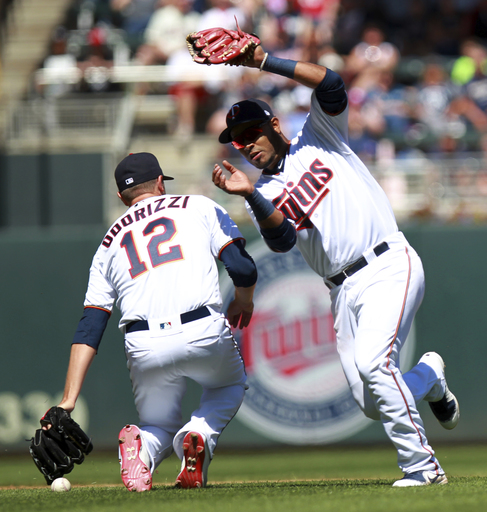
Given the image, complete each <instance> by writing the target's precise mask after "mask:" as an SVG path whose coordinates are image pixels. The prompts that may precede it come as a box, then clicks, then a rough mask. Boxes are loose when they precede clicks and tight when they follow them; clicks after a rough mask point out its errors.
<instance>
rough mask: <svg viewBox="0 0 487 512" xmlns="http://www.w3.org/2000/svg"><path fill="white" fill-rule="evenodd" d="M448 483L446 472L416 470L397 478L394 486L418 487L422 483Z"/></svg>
mask: <svg viewBox="0 0 487 512" xmlns="http://www.w3.org/2000/svg"><path fill="white" fill-rule="evenodd" d="M447 483H448V479H447V478H446V475H445V473H440V474H438V473H436V472H435V471H414V473H409V474H407V475H404V477H403V478H401V480H397V481H396V482H394V483H393V484H392V487H418V486H420V485H432V484H436V485H445V484H447Z"/></svg>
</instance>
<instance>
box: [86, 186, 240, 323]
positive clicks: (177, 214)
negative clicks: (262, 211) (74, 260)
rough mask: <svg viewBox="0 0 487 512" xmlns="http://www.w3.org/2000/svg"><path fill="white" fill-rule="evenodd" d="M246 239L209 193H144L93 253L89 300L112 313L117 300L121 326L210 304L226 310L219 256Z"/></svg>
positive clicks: (91, 304)
mask: <svg viewBox="0 0 487 512" xmlns="http://www.w3.org/2000/svg"><path fill="white" fill-rule="evenodd" d="M238 238H242V235H241V234H240V231H239V230H238V228H237V226H236V224H235V223H234V222H233V221H232V219H231V218H230V217H229V215H228V213H227V212H226V211H225V210H224V209H223V208H222V207H221V206H219V205H218V204H216V203H215V202H214V201H212V200H211V199H208V198H206V197H204V196H197V195H186V196H171V195H164V196H157V197H150V198H148V199H144V200H142V201H140V202H138V203H136V204H134V205H133V206H132V207H130V208H129V209H128V210H127V212H126V213H125V214H124V215H122V216H121V217H120V218H119V219H117V220H116V221H115V222H114V224H113V225H112V226H111V228H110V229H109V230H108V232H107V234H106V236H105V238H104V239H103V241H102V243H101V245H100V247H99V248H98V250H97V252H96V254H95V256H94V258H93V262H92V265H91V268H90V277H89V282H88V289H87V293H86V297H85V302H84V305H85V307H87V306H90V307H97V308H102V309H105V310H107V311H111V310H112V308H113V304H114V302H115V301H116V305H117V307H118V308H119V309H120V311H121V313H122V318H121V321H120V328H122V327H123V326H124V325H125V324H127V323H129V322H131V321H135V320H144V319H147V320H149V319H152V318H161V317H165V316H171V315H179V314H181V313H184V312H187V311H192V310H194V309H197V308H198V307H200V306H203V305H209V306H212V307H214V308H215V309H217V310H219V309H220V308H221V305H222V298H221V294H220V288H219V284H218V269H217V265H216V262H215V258H216V257H218V255H219V254H220V252H221V250H222V249H223V248H224V247H225V246H226V245H227V244H228V243H230V242H231V241H232V240H235V239H238ZM175 267H177V271H176V269H175Z"/></svg>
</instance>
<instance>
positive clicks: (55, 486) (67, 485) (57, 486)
mask: <svg viewBox="0 0 487 512" xmlns="http://www.w3.org/2000/svg"><path fill="white" fill-rule="evenodd" d="M51 490H52V491H54V492H67V491H70V490H71V482H70V481H69V480H68V479H67V478H56V480H54V482H53V483H52V484H51Z"/></svg>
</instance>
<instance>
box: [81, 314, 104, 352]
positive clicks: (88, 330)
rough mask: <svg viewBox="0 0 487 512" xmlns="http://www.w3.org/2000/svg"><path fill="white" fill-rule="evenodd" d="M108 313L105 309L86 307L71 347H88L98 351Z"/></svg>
mask: <svg viewBox="0 0 487 512" xmlns="http://www.w3.org/2000/svg"><path fill="white" fill-rule="evenodd" d="M109 318H110V313H109V312H108V311H106V310H105V309H100V308H92V307H87V308H85V310H84V312H83V316H82V317H81V320H80V321H79V324H78V328H77V329H76V332H75V333H74V338H73V345H75V344H82V345H89V346H90V347H93V348H94V349H95V350H96V351H98V346H99V345H100V342H101V339H102V337H103V333H104V332H105V329H106V326H107V323H108V319H109Z"/></svg>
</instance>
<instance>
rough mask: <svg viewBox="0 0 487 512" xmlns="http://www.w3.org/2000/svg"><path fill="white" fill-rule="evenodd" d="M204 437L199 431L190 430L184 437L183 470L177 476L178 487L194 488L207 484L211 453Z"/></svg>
mask: <svg viewBox="0 0 487 512" xmlns="http://www.w3.org/2000/svg"><path fill="white" fill-rule="evenodd" d="M206 452H207V449H206V443H205V440H204V437H203V436H202V435H201V434H198V432H188V433H187V434H186V435H185V436H184V439H183V454H184V455H183V460H182V464H181V472H180V473H179V475H178V477H177V478H176V487H179V488H181V489H193V488H195V487H205V486H206V474H207V472H208V466H209V454H207V453H206Z"/></svg>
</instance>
